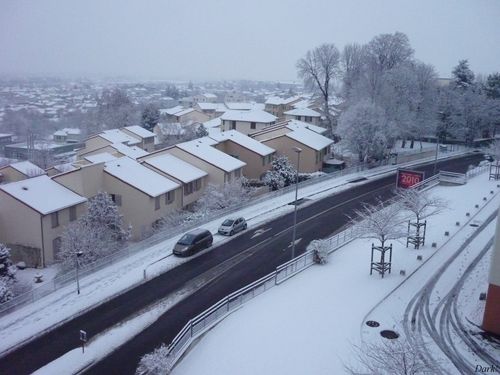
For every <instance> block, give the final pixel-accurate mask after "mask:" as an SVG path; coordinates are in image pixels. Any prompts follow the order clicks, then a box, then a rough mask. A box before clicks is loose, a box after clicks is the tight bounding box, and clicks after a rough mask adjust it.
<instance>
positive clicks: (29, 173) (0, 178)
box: [0, 160, 46, 183]
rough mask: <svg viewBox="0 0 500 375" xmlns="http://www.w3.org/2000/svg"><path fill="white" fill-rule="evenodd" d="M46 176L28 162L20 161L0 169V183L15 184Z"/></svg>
mask: <svg viewBox="0 0 500 375" xmlns="http://www.w3.org/2000/svg"><path fill="white" fill-rule="evenodd" d="M42 174H46V173H45V171H44V170H43V169H42V168H40V167H39V166H37V165H35V164H33V163H32V162H30V161H27V160H26V161H20V162H17V163H12V164H9V165H6V166H4V167H1V168H0V183H8V182H16V181H21V180H25V179H27V178H32V177H36V176H40V175H42Z"/></svg>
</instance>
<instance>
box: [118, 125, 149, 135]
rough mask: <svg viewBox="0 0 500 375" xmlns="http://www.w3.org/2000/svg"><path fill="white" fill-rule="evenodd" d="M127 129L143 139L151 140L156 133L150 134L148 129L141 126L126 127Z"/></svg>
mask: <svg viewBox="0 0 500 375" xmlns="http://www.w3.org/2000/svg"><path fill="white" fill-rule="evenodd" d="M125 129H127V130H128V131H129V132H131V133H134V134H135V135H137V136H139V137H141V138H150V137H154V136H155V133H153V132H150V131H149V130H147V129H144V128H143V127H142V126H139V125H132V126H126V127H125Z"/></svg>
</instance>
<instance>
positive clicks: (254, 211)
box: [0, 155, 448, 368]
mask: <svg viewBox="0 0 500 375" xmlns="http://www.w3.org/2000/svg"><path fill="white" fill-rule="evenodd" d="M445 156H448V155H445ZM420 162H421V161H420ZM401 166H402V165H400V166H399V167H401ZM394 169H395V166H385V167H382V168H376V169H372V170H368V171H363V172H359V173H357V174H352V175H348V176H342V177H338V178H335V179H331V180H328V181H324V182H321V183H318V184H315V185H311V186H308V187H305V188H302V189H300V190H299V198H300V197H304V196H308V197H309V198H310V199H319V198H321V197H323V196H325V195H329V194H332V193H334V192H336V191H340V190H344V189H347V188H349V187H351V186H353V184H352V183H349V182H348V181H349V180H351V179H352V178H353V177H356V176H363V177H367V178H369V179H370V178H377V177H383V176H384V175H385V174H387V173H390V172H391V171H393V170H394ZM361 183H362V182H361ZM293 197H294V193H293V192H290V193H287V194H284V195H283V196H281V197H279V198H275V199H273V200H272V201H271V202H269V201H266V202H262V203H260V204H256V205H254V206H252V207H249V208H246V209H244V210H242V211H241V212H239V213H238V214H240V215H242V216H244V217H246V218H247V220H248V222H249V229H250V230H251V228H252V226H257V225H259V224H262V223H264V222H266V221H268V220H271V219H272V218H274V217H276V216H279V215H282V214H283V213H286V212H290V211H291V210H293V207H292V206H289V205H287V204H288V203H289V202H290V201H292V200H293ZM219 224H220V222H219V220H216V221H213V222H210V223H207V225H205V226H204V227H206V228H207V229H209V230H210V231H212V232H216V229H217V227H218V226H219ZM214 240H215V241H214V242H215V244H217V243H221V242H222V241H226V240H227V239H226V238H225V237H221V236H218V235H216V236H214ZM176 241H177V238H172V239H168V240H166V241H164V242H163V243H161V244H158V245H155V246H152V247H150V248H148V249H145V250H144V251H142V252H141V253H138V254H135V255H133V256H130V257H128V258H126V259H124V260H122V261H120V262H118V263H116V264H114V265H112V266H110V267H107V268H105V269H103V270H101V271H99V272H96V273H95V274H93V275H90V276H89V277H85V278H83V279H82V280H80V287H81V294H80V295H77V293H76V285H68V286H66V287H64V288H61V289H59V290H57V291H56V292H54V293H52V294H50V295H48V296H47V297H44V298H42V299H41V300H38V301H36V303H34V304H31V305H28V306H25V307H23V308H21V309H19V310H17V311H15V312H14V313H11V314H9V315H6V316H3V317H2V318H0V353H1V352H6V351H8V350H11V349H12V348H14V347H15V346H16V345H17V344H19V343H22V342H24V341H26V340H29V339H31V338H32V337H34V336H36V335H37V334H40V333H43V332H44V330H47V329H49V328H50V327H51V326H53V325H56V324H60V323H61V322H63V321H65V320H67V319H70V318H71V317H72V316H74V315H76V314H78V313H80V312H81V311H84V310H86V309H89V308H92V307H93V306H95V305H97V304H99V303H102V302H104V301H106V300H108V299H110V298H112V297H113V296H114V295H116V294H117V293H120V292H122V291H123V290H126V289H128V288H131V287H133V286H134V285H136V284H138V283H140V282H142V281H143V272H144V269H146V268H147V275H148V277H151V276H152V275H153V274H156V273H159V272H164V271H166V270H168V269H171V268H173V267H175V266H176V265H178V264H180V263H181V262H184V261H186V260H181V259H179V258H175V257H173V256H169V254H170V253H171V249H172V247H173V244H174V243H175V242H176ZM207 251H210V250H207ZM335 257H336V255H334V258H335ZM363 266H364V267H365V268H366V264H363ZM22 272H25V271H22ZM30 277H31V276H30ZM384 282H385V281H384ZM184 292H185V293H189V292H190V291H189V290H187V291H184ZM172 298H176V296H172ZM159 308H160V309H162V308H164V305H163V306H160V307H159ZM147 322H148V319H144V323H143V326H145V325H147V324H149V323H147ZM133 334H134V333H133V332H132V331H131V332H130V333H128V334H124V335H123V336H122V337H121V340H122V341H123V340H126V339H127V338H130V337H132V336H133ZM99 337H100V336H98V337H97V339H96V340H95V342H98V341H99V340H98V339H99ZM114 345H118V343H116V344H114ZM91 352H92V350H89V353H91ZM94 353H95V355H96V356H97V357H98V356H100V355H102V354H103V352H102V350H99V349H98V348H97V349H96V350H95V351H94ZM97 357H96V358H97ZM87 359H88V358H87ZM76 362H78V361H76ZM83 362H86V359H84V361H83ZM75 365H76V366H78V364H76V363H75ZM61 368H64V367H61Z"/></svg>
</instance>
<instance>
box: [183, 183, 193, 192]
mask: <svg viewBox="0 0 500 375" xmlns="http://www.w3.org/2000/svg"><path fill="white" fill-rule="evenodd" d="M192 192H193V182H192V181H191V182H188V183H187V184H185V185H184V195H189V194H191V193H192Z"/></svg>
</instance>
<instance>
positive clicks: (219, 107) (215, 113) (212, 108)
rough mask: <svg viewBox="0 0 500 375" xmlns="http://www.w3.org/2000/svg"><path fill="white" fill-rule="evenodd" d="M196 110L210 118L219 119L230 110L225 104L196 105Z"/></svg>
mask: <svg viewBox="0 0 500 375" xmlns="http://www.w3.org/2000/svg"><path fill="white" fill-rule="evenodd" d="M194 108H195V109H197V110H199V111H201V112H203V113H204V114H206V115H207V116H209V118H214V117H219V116H220V115H222V114H223V113H224V112H226V111H227V110H228V108H227V107H226V105H225V104H224V103H196V105H195V106H194Z"/></svg>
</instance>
